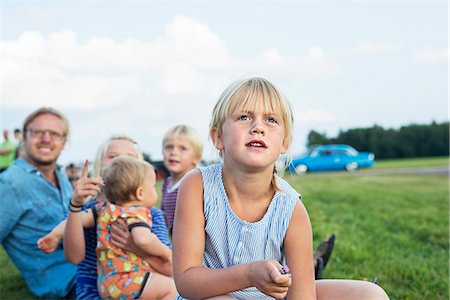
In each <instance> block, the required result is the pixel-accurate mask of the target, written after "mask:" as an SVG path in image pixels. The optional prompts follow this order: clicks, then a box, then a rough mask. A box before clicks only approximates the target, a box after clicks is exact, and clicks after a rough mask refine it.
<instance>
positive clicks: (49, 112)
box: [22, 107, 69, 137]
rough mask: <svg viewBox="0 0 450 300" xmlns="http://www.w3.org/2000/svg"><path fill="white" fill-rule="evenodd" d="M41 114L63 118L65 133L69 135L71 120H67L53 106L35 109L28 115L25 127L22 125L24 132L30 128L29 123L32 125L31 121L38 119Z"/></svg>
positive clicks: (24, 123)
mask: <svg viewBox="0 0 450 300" xmlns="http://www.w3.org/2000/svg"><path fill="white" fill-rule="evenodd" d="M40 115H53V116H55V117H57V118H59V119H61V120H62V121H63V123H64V127H65V129H64V135H65V136H66V137H67V136H68V135H69V121H68V120H67V118H66V117H65V116H64V115H63V114H62V113H60V112H59V111H57V110H56V109H54V108H51V107H41V108H39V109H38V110H35V111H34V112H32V113H31V114H29V115H28V117H26V119H25V121H24V122H23V127H22V132H23V133H24V134H25V132H26V131H27V129H28V125H30V123H31V122H32V121H33V120H34V119H36V118H37V117H39V116H40Z"/></svg>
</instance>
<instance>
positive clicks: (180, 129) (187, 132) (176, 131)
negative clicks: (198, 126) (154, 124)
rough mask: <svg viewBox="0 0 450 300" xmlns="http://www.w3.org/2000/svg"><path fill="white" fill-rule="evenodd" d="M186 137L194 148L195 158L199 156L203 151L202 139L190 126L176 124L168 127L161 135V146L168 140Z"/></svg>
mask: <svg viewBox="0 0 450 300" xmlns="http://www.w3.org/2000/svg"><path fill="white" fill-rule="evenodd" d="M173 139H186V140H187V141H188V142H189V143H190V144H191V146H192V148H193V149H194V153H195V156H196V158H201V157H202V153H203V141H202V137H201V136H200V134H199V133H198V132H197V130H195V129H194V128H192V127H189V126H186V125H176V126H174V127H172V128H170V129H169V130H168V131H167V132H166V134H165V135H164V137H163V142H162V144H163V147H164V144H165V143H166V142H167V141H168V140H173Z"/></svg>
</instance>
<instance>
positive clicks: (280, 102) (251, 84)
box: [209, 77, 294, 148]
mask: <svg viewBox="0 0 450 300" xmlns="http://www.w3.org/2000/svg"><path fill="white" fill-rule="evenodd" d="M255 107H262V108H263V110H264V111H265V112H266V113H277V114H279V117H280V120H281V121H282V123H283V125H284V141H283V142H284V143H285V145H286V146H287V148H288V147H289V146H290V145H291V142H292V128H293V124H294V117H293V113H292V108H291V105H290V104H289V102H288V100H287V99H286V97H285V96H284V95H283V93H281V91H279V90H278V89H277V88H276V87H275V86H274V85H273V84H272V83H270V82H269V81H267V80H266V79H264V78H260V77H254V78H249V79H242V80H239V81H236V82H234V83H232V84H231V85H230V86H229V87H228V88H227V89H226V90H225V91H224V92H223V93H222V95H220V97H219V100H218V101H217V103H216V105H215V106H214V109H213V114H212V118H211V122H210V123H209V129H210V130H212V129H213V128H215V129H216V130H217V133H218V134H219V135H221V134H222V126H223V123H225V120H226V119H228V118H229V117H230V116H231V114H232V113H234V112H235V111H236V109H238V108H240V109H242V110H243V111H247V110H251V109H253V108H255Z"/></svg>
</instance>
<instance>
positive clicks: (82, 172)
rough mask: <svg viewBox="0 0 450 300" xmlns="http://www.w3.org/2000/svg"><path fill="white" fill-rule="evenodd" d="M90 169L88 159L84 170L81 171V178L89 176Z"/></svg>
mask: <svg viewBox="0 0 450 300" xmlns="http://www.w3.org/2000/svg"><path fill="white" fill-rule="evenodd" d="M88 171H89V161H88V160H87V159H86V161H85V162H84V166H83V171H81V178H87V177H88Z"/></svg>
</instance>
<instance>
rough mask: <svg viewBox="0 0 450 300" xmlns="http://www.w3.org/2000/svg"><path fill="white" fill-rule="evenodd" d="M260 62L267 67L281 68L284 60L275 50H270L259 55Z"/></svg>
mask: <svg viewBox="0 0 450 300" xmlns="http://www.w3.org/2000/svg"><path fill="white" fill-rule="evenodd" d="M261 58H262V61H263V62H264V63H265V64H266V65H268V66H275V67H278V66H283V65H284V63H285V62H284V59H283V57H282V56H281V54H280V53H279V52H278V50H277V49H275V48H270V49H267V50H265V51H263V52H262V54H261Z"/></svg>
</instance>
